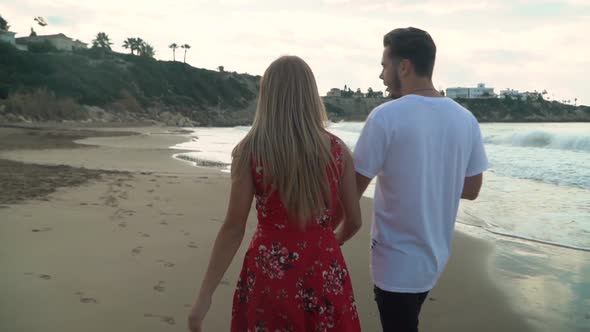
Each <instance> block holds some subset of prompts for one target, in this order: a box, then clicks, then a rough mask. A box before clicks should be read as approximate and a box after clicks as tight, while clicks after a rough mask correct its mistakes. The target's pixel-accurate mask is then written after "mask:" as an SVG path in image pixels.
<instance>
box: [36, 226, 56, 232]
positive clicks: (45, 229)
mask: <svg viewBox="0 0 590 332" xmlns="http://www.w3.org/2000/svg"><path fill="white" fill-rule="evenodd" d="M52 229H53V228H51V227H43V228H33V229H32V230H31V232H33V233H38V232H49V231H50V230H52Z"/></svg>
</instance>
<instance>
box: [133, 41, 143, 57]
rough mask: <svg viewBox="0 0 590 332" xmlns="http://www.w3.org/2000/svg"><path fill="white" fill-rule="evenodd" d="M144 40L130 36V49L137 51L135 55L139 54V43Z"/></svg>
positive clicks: (141, 43)
mask: <svg viewBox="0 0 590 332" xmlns="http://www.w3.org/2000/svg"><path fill="white" fill-rule="evenodd" d="M143 43H144V41H143V39H141V38H131V46H130V47H131V50H133V51H137V55H139V51H140V50H141V45H143Z"/></svg>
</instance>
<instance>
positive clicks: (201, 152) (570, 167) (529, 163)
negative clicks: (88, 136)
mask: <svg viewBox="0 0 590 332" xmlns="http://www.w3.org/2000/svg"><path fill="white" fill-rule="evenodd" d="M362 127H363V123H358V122H357V123H346V122H345V123H336V124H332V125H331V126H330V131H331V132H333V133H334V134H336V135H337V136H339V137H340V138H341V139H342V140H343V141H344V142H345V143H346V144H347V145H348V146H349V147H350V148H351V149H354V145H355V144H356V140H357V139H358V137H359V134H360V131H361V130H362ZM481 128H482V134H483V136H484V142H485V147H486V152H487V154H488V158H489V160H490V164H491V169H490V170H489V171H488V172H486V174H485V180H484V187H483V189H482V193H481V197H480V199H478V200H477V201H475V202H462V206H461V211H460V214H459V220H458V221H459V222H460V223H464V224H467V225H472V226H477V227H480V228H482V229H485V230H487V231H489V232H492V233H495V234H498V235H504V236H511V237H516V238H523V239H528V240H532V241H539V242H543V243H548V244H554V245H561V246H564V247H568V248H574V249H583V250H587V251H590V124H586V123H580V124H577V123H565V124H561V123H560V124H551V123H548V124H482V125H481ZM248 130H249V127H235V128H202V129H201V128H199V129H195V133H194V134H193V135H192V137H191V139H190V141H188V142H186V143H182V144H179V145H176V146H175V147H174V148H175V149H184V150H192V151H194V152H188V153H181V154H179V155H177V157H181V158H184V159H185V160H191V159H192V160H195V161H197V160H208V161H215V162H220V163H224V164H230V163H231V150H232V149H233V147H234V146H235V145H236V144H237V143H238V142H239V141H240V140H241V139H242V138H243V137H244V136H245V135H246V133H247V132H248ZM224 169H226V170H227V169H229V166H228V167H225V168H224ZM367 195H368V196H371V195H372V191H371V190H369V191H368V193H367Z"/></svg>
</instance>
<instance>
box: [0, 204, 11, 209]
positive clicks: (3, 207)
mask: <svg viewBox="0 0 590 332" xmlns="http://www.w3.org/2000/svg"><path fill="white" fill-rule="evenodd" d="M8 208H10V206H6V205H0V209H8Z"/></svg>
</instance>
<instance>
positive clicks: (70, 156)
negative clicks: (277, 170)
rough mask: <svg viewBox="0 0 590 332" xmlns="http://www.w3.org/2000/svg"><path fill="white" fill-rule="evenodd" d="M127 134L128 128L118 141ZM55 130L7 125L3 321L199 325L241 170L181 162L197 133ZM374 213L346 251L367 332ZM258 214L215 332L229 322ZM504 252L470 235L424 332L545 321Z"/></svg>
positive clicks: (85, 327) (511, 327)
mask: <svg viewBox="0 0 590 332" xmlns="http://www.w3.org/2000/svg"><path fill="white" fill-rule="evenodd" d="M113 131H116V132H117V133H118V135H124V136H118V137H108V136H110V135H113V134H112V132H113ZM44 132H45V133H47V132H52V133H53V134H52V135H49V136H48V135H43V134H40V135H30V133H31V131H30V130H25V129H14V128H0V137H2V138H3V142H12V143H2V144H0V168H1V169H2V170H3V171H4V173H7V172H8V171H10V174H11V175H10V176H5V177H4V178H0V180H1V181H2V182H0V186H1V188H2V190H1V191H2V193H1V195H0V266H2V273H1V274H0V294H2V296H0V331H11V332H12V331H14V332H17V331H27V332H34V331H51V332H53V331H55V332H58V331H59V332H64V331H65V332H67V331H148V332H149V331H186V330H187V329H186V316H187V313H188V310H189V307H190V305H191V303H192V300H193V296H194V294H195V293H196V291H197V289H198V286H199V285H200V282H201V280H202V277H203V274H204V272H205V268H206V265H207V262H208V258H209V255H210V250H211V248H212V245H213V242H214V240H215V236H216V234H217V231H218V229H219V227H220V225H221V223H222V222H223V218H224V215H225V208H226V204H227V201H228V195H227V193H228V192H229V181H228V179H229V175H228V174H226V173H222V172H220V171H218V170H216V169H208V168H199V167H194V166H193V165H192V164H190V163H188V162H184V161H180V160H175V159H173V158H172V155H173V154H174V153H175V152H177V151H172V150H170V149H168V148H169V147H170V146H172V145H174V144H177V143H180V142H183V141H186V140H187V138H186V136H185V135H184V134H183V133H182V132H177V131H174V130H173V129H171V128H155V127H154V128H118V129H100V130H98V131H85V132H74V133H72V132H71V131H51V130H48V129H44ZM129 132H135V133H137V134H136V135H131V136H129V135H128V134H129ZM31 136H34V137H31ZM90 136H105V137H90ZM6 137H9V138H10V139H6ZM84 137H90V138H84ZM73 140H75V141H76V143H73V142H72V141H73ZM23 163H24V164H23ZM58 165H62V166H58ZM7 174H8V173H7ZM19 179H20V180H19ZM22 179H25V180H26V182H23V184H22V185H20V183H21V182H22ZM72 179H75V180H72ZM19 181H20V182H19ZM9 184H10V185H9ZM362 209H363V217H364V219H363V220H364V225H363V228H362V231H361V232H360V233H359V234H358V235H357V236H356V237H355V238H354V239H353V240H351V241H350V242H349V243H347V244H346V245H345V246H344V249H343V250H344V254H345V258H346V260H347V264H348V267H349V270H350V274H351V277H352V281H353V284H354V290H355V296H356V299H357V307H358V310H359V315H360V317H361V320H362V327H363V330H364V331H380V325H379V318H378V315H377V308H376V305H375V303H374V301H373V292H372V284H371V279H370V276H369V268H368V243H369V231H370V223H371V210H372V205H371V201H370V200H369V199H363V201H362ZM254 212H255V211H254V208H252V211H251V214H250V219H249V220H248V231H247V234H246V237H245V241H244V243H242V246H241V248H240V251H239V252H238V254H237V256H236V259H234V262H233V264H232V265H231V267H230V269H229V270H228V272H227V274H226V276H225V278H224V281H223V282H222V284H221V285H220V287H219V288H218V291H217V292H216V294H215V298H214V303H213V306H212V308H211V311H210V314H209V315H208V317H207V320H206V323H205V327H206V331H228V330H229V324H230V317H231V314H230V313H231V301H232V296H233V291H234V286H235V283H236V281H237V276H238V272H239V269H240V267H241V263H242V257H243V255H244V252H245V250H246V248H247V246H248V244H249V241H250V237H251V235H252V232H253V230H254V228H255V225H256V219H255V214H254ZM492 250H494V249H493V245H492V244H490V243H488V242H485V241H483V240H479V239H476V238H473V237H470V236H467V235H465V234H462V233H459V232H457V233H456V235H455V241H454V248H453V255H452V257H451V261H450V263H449V265H448V267H447V269H446V272H445V273H444V275H443V277H442V279H441V280H440V282H439V284H438V286H437V287H436V288H435V289H434V290H433V291H432V292H431V294H430V295H429V298H428V300H427V301H426V303H425V306H424V309H423V314H422V321H421V331H528V330H531V329H530V327H528V325H527V323H526V322H525V319H524V318H523V317H522V315H520V314H519V312H518V310H517V308H514V305H513V303H511V302H510V301H509V297H508V296H506V294H504V293H503V290H502V289H501V288H500V287H498V285H496V284H495V283H494V282H493V280H492V278H491V277H490V273H489V266H488V258H489V257H490V254H491V253H492Z"/></svg>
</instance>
